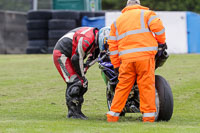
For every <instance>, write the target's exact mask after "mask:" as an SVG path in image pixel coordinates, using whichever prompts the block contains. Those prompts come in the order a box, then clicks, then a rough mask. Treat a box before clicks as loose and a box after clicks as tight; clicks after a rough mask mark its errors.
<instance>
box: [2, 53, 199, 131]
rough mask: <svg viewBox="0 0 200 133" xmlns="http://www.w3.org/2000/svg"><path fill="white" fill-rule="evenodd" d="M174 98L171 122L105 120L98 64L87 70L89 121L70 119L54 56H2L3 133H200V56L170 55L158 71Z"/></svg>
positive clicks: (132, 118) (85, 109) (130, 116)
mask: <svg viewBox="0 0 200 133" xmlns="http://www.w3.org/2000/svg"><path fill="white" fill-rule="evenodd" d="M156 74H160V75H162V76H163V77H165V78H166V79H167V80H168V81H169V83H170V85H171V88H172V92H173V96H174V113H173V116H172V119H171V120H170V121H169V122H156V123H142V122H141V121H140V120H139V119H138V117H140V116H141V115H140V114H127V115H126V117H125V118H120V120H119V122H118V123H107V122H106V115H105V114H106V112H107V111H108V110H107V105H106V98H105V97H106V96H105V84H104V81H103V79H102V78H101V75H100V70H99V69H98V65H97V64H96V65H95V66H93V67H92V68H91V69H89V70H88V73H87V75H86V76H87V78H88V80H89V89H88V92H87V93H86V94H85V96H84V97H85V102H84V105H83V112H84V113H85V114H86V115H87V116H88V117H89V119H88V120H74V119H66V114H67V108H66V106H65V88H66V85H65V83H64V82H63V80H62V79H61V77H60V76H59V74H58V72H57V70H56V69H55V67H54V64H53V61H52V55H0V133H35V132H36V133H37V132H39V133H200V55H195V54H191V55H171V56H170V58H169V59H168V61H167V63H166V64H165V65H164V66H163V67H162V68H159V69H158V70H157V71H156Z"/></svg>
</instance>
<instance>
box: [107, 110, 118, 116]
mask: <svg viewBox="0 0 200 133" xmlns="http://www.w3.org/2000/svg"><path fill="white" fill-rule="evenodd" d="M107 114H109V115H111V116H119V115H120V113H115V112H113V111H109V112H108V113H107Z"/></svg>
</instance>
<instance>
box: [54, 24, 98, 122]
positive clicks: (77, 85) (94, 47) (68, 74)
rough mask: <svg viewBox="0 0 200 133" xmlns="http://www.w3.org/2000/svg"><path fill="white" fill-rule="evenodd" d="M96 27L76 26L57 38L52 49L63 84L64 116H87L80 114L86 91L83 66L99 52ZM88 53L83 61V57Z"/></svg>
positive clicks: (87, 66)
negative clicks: (65, 110) (66, 108)
mask: <svg viewBox="0 0 200 133" xmlns="http://www.w3.org/2000/svg"><path fill="white" fill-rule="evenodd" d="M97 36H98V29H97V28H93V27H79V28H76V29H74V30H71V31H69V32H68V33H66V34H65V35H64V36H63V37H61V38H60V39H59V40H58V42H57V43H56V46H55V48H54V51H53V60H54V64H55V66H56V68H57V70H58V72H59V73H60V75H61V76H62V78H63V79H64V81H65V82H66V83H67V89H66V95H65V96H66V105H67V107H68V115H67V117H68V118H80V119H87V117H86V116H85V115H84V114H83V113H82V111H81V106H82V103H83V101H84V99H83V95H84V93H85V92H86V91H87V88H88V81H87V79H86V77H85V73H86V72H87V69H88V68H89V67H90V66H91V65H93V64H94V63H95V62H96V60H95V59H96V58H97V56H98V54H99V48H98V44H97ZM87 55H89V57H88V59H87V61H86V63H84V59H85V58H86V57H87Z"/></svg>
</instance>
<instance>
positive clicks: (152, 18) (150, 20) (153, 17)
mask: <svg viewBox="0 0 200 133" xmlns="http://www.w3.org/2000/svg"><path fill="white" fill-rule="evenodd" d="M155 18H158V16H152V17H151V18H150V19H149V21H148V26H149V25H150V23H151V22H152V21H153V20H154V19H155Z"/></svg>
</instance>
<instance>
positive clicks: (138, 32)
mask: <svg viewBox="0 0 200 133" xmlns="http://www.w3.org/2000/svg"><path fill="white" fill-rule="evenodd" d="M144 12H145V11H144V10H141V16H140V24H141V29H137V30H131V31H127V32H125V33H123V34H121V35H119V31H118V30H117V24H116V21H115V22H114V23H113V24H114V26H115V30H116V32H115V36H109V37H108V40H112V41H119V40H121V39H123V38H125V37H126V36H128V35H134V34H140V33H146V32H151V31H150V30H149V28H145V21H144ZM155 18H158V16H152V17H151V18H150V19H149V20H148V27H149V25H150V23H151V22H152V21H153V20H154V19H155ZM164 32H165V29H163V30H161V31H160V32H155V34H156V35H161V34H163V33H164Z"/></svg>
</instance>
